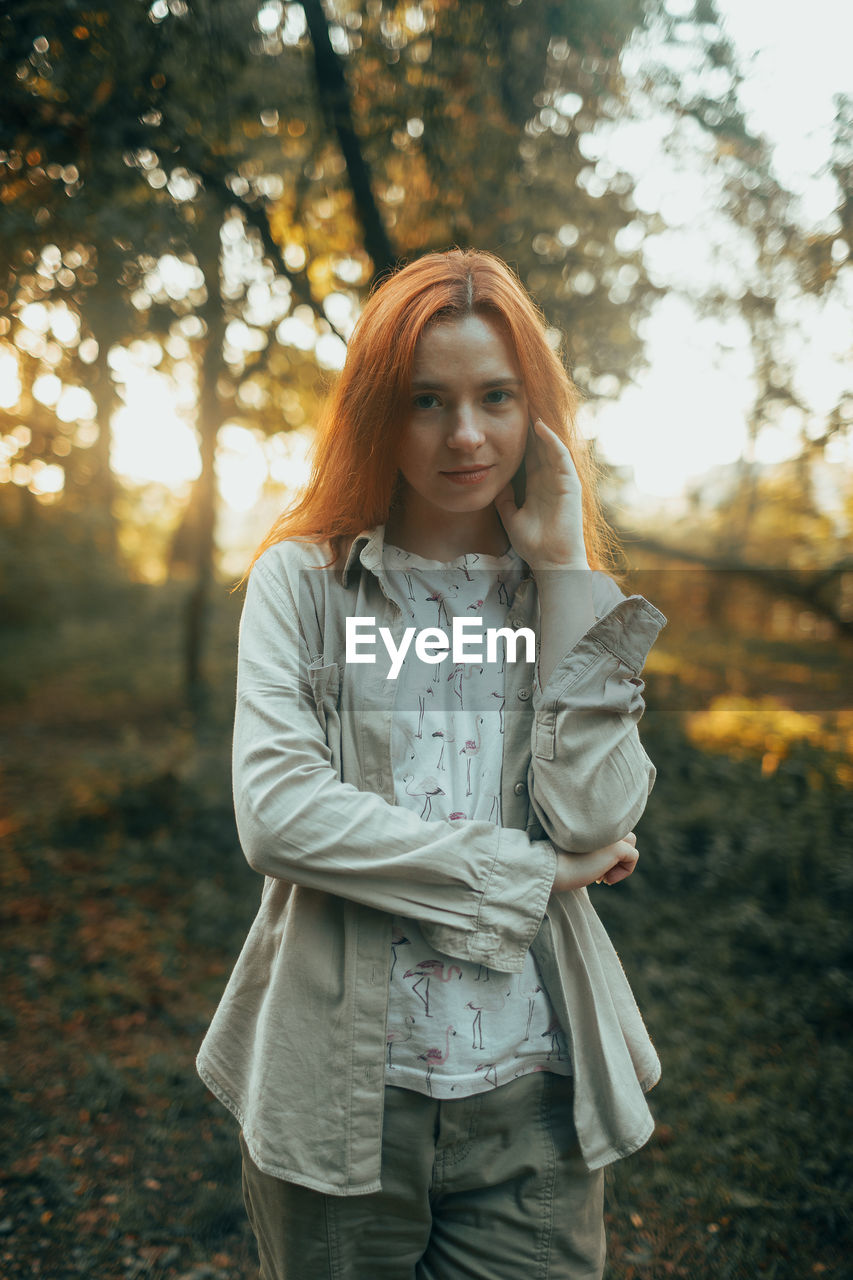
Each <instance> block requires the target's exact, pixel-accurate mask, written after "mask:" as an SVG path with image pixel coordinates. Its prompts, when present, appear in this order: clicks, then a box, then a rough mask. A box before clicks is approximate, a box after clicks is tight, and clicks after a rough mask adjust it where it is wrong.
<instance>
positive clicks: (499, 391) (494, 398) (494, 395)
mask: <svg viewBox="0 0 853 1280" xmlns="http://www.w3.org/2000/svg"><path fill="white" fill-rule="evenodd" d="M511 399H512V392H511V391H507V390H506V388H505V387H494V388H493V389H492V390H491V391H487V392H486V403H487V404H504V403H505V402H506V401H507V400H511Z"/></svg>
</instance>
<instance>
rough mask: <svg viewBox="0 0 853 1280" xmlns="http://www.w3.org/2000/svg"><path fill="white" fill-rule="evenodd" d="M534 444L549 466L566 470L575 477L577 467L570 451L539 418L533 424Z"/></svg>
mask: <svg viewBox="0 0 853 1280" xmlns="http://www.w3.org/2000/svg"><path fill="white" fill-rule="evenodd" d="M533 429H534V433H535V439H536V443H537V444H539V445H540V446H541V447H542V448H543V450H544V458H545V460H546V461H547V462H548V463H550V464H551V465H555V464H556V465H560V466H561V467H564V468H566V469H568V470H569V471H570V472H571V473H572V474H573V475H575V476H577V467H576V466H575V460H574V458H573V457H572V452H571V449H569V447H568V445H567V444H566V442H565V441H564V440H563V439H561V438H560V436H558V435H557V432H556V431H554V429H553V428H552V427H549V426H548V424H547V423H546V422H543V420H542V419H541V418H537V419H536V421H535V422H534V424H533Z"/></svg>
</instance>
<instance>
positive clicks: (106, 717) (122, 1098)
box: [0, 588, 853, 1280]
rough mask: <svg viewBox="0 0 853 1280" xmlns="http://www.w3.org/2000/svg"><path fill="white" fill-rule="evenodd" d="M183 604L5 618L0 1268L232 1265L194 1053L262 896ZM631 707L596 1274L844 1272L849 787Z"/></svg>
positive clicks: (250, 1271)
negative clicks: (649, 1088)
mask: <svg viewBox="0 0 853 1280" xmlns="http://www.w3.org/2000/svg"><path fill="white" fill-rule="evenodd" d="M178 603H179V599H178V594H177V593H176V592H175V590H174V589H172V588H168V589H156V590H155V589H142V590H139V591H133V592H131V593H130V594H129V595H128V596H127V597H125V598H124V599H123V603H122V607H121V610H119V611H116V609H115V608H114V606H113V604H111V603H110V601H109V600H107V599H105V600H103V601H102V604H101V606H99V607H96V608H94V609H93V610H92V611H91V612H90V613H89V614H88V615H87V617H86V618H85V619H81V618H76V617H71V616H69V617H68V618H67V619H66V620H65V622H64V623H63V624H62V625H61V626H60V627H58V628H54V629H53V631H52V632H51V633H50V634H46V633H45V632H44V630H43V628H40V627H32V628H30V629H29V630H28V631H25V630H19V631H18V633H17V635H16V636H13V637H11V639H13V640H15V641H16V643H15V644H14V646H13V645H12V643H11V641H10V638H9V636H8V635H7V637H6V639H5V640H4V641H2V642H0V662H2V665H3V669H4V672H5V688H6V702H5V704H4V706H3V707H2V709H0V748H2V755H3V757H4V759H6V760H7V761H9V764H8V765H7V766H6V771H5V773H4V775H3V776H2V778H0V798H1V799H2V801H3V809H2V812H3V814H4V815H5V817H4V823H5V826H4V855H3V866H2V925H3V934H4V940H5V948H4V951H5V974H4V983H3V993H4V1002H3V1009H2V1012H0V1033H2V1036H3V1039H4V1040H5V1041H6V1042H7V1045H6V1053H5V1056H4V1058H3V1061H4V1063H5V1066H4V1068H3V1069H2V1071H3V1084H4V1085H5V1088H4V1090H3V1102H2V1108H3V1110H2V1113H0V1126H2V1127H0V1133H2V1137H1V1138H0V1141H2V1143H3V1146H4V1148H5V1150H4V1160H3V1168H4V1171H5V1172H4V1176H3V1182H2V1187H0V1274H2V1275H3V1276H4V1277H8V1280H23V1277H24V1276H26V1277H30V1276H42V1277H49V1278H50V1280H65V1278H66V1277H72V1276H86V1277H90V1276H97V1277H98V1280H135V1278H136V1277H143V1276H144V1277H152V1278H154V1280H161V1278H162V1280H166V1278H167V1277H168V1278H170V1280H178V1278H180V1280H202V1278H203V1277H206V1278H207V1280H246V1278H247V1277H250V1276H256V1275H257V1262H256V1255H255V1250H254V1242H253V1240H252V1238H251V1234H250V1232H249V1229H248V1226H247V1224H246V1222H245V1215H244V1212H243V1208H242V1203H241V1197H240V1177H239V1157H238V1152H237V1146H236V1126H235V1124H234V1121H233V1119H232V1118H231V1117H230V1116H229V1115H228V1114H227V1113H226V1112H225V1111H224V1109H223V1108H222V1107H221V1106H220V1105H219V1104H218V1103H217V1102H215V1101H214V1100H213V1099H212V1098H211V1097H210V1096H209V1095H208V1094H207V1093H206V1091H205V1090H204V1088H203V1086H202V1085H201V1083H200V1081H199V1080H198V1079H197V1077H196V1075H195V1071H194V1067H193V1062H194V1056H195V1052H196V1049H197V1047H198V1044H199V1042H200V1040H201V1038H202V1035H203V1034H204V1031H205V1029H206V1026H207V1023H208V1020H209V1018H210V1015H211V1013H212V1012H213V1009H214V1008H215V1005H216V1002H217V1000H218V998H219V996H220V994H221V991H222V989H223V986H224V983H225V980H226V978H227V974H228V971H229V969H230V966H231V965H232V963H233V961H234V960H235V958H236V956H237V954H238V951H239V949H240V946H241V944H242V942H243V939H244V937H245V934H246V930H247V928H248V925H249V923H250V921H251V919H252V916H253V914H254V911H255V908H256V905H257V902H258V898H259V894H260V880H259V879H258V877H257V876H255V875H254V874H253V873H252V872H251V871H250V870H249V869H248V867H247V866H246V864H245V862H244V860H243V858H242V855H241V854H240V851H239V846H238V843H237V838H236V832H235V830H234V824H233V816H232V812H231V801H230V784H229V778H228V747H229V741H228V739H229V726H230V714H231V698H232V693H233V670H234V639H235V631H236V615H237V611H238V609H239V600H238V599H237V598H236V597H227V596H226V594H225V593H224V592H223V594H222V596H221V599H220V600H219V603H218V606H217V611H216V615H215V628H214V635H213V643H212V648H211V653H210V672H211V684H212V690H213V697H212V704H211V710H210V718H209V722H208V724H207V727H206V729H205V732H204V733H203V734H202V735H201V736H199V735H197V734H194V733H193V731H192V726H191V724H190V723H189V721H188V720H187V718H186V717H185V715H184V713H183V711H182V704H181V695H180V688H179V683H178V680H177V676H176V671H177V669H178V658H179V645H178V627H177V623H176V622H175V616H176V608H177V605H178ZM13 649H14V657H13V656H12V654H13ZM777 659H778V661H779V662H780V663H782V662H784V660H785V655H784V653H783V652H781V651H780V652H779V653H778V654H774V660H777ZM798 660H799V659H798ZM792 661H793V659H792ZM667 679H668V680H671V677H667ZM757 680H758V675H757V673H756V681H757ZM688 703H690V704H691V705H696V700H695V698H692V699H691V698H688V697H686V696H685V698H684V699H683V700H680V695H679V696H678V697H674V699H673V705H676V706H678V705H682V706H683V705H687V704H688ZM649 705H650V707H652V708H653V709H654V708H655V705H656V698H655V691H654V688H650V690H649ZM643 727H644V742H645V744H646V746H647V749H648V751H649V754H650V755H651V756H652V758H653V759H654V760H655V762H656V764H657V765H658V770H659V775H658V782H657V785H656V787H655V790H654V792H653V795H652V798H651V801H650V804H649V809H648V811H647V814H646V816H645V817H644V819H643V821H642V823H641V824H640V827H639V830H638V835H639V841H640V848H641V853H642V859H641V863H640V867H639V869H638V873H637V875H636V876H634V877H632V879H631V880H629V881H627V882H626V883H625V884H623V885H620V886H618V887H616V888H613V889H607V888H603V887H602V888H597V889H594V890H593V891H592V892H594V894H595V898H594V901H595V904H596V907H597V908H598V909H599V911H600V912H601V914H602V917H603V919H604V920H605V923H606V925H607V927H608V929H609V930H610V933H611V936H612V937H613V939H614V942H615V944H616V946H617V949H618V950H619V952H620V955H621V956H622V959H623V962H624V963H625V966H626V969H627V971H628V975H629V978H630V980H631V982H632V985H633V987H634V990H635V992H636V994H637V997H638V1001H639V1003H640V1006H641V1008H642V1010H643V1013H644V1016H645V1017H646V1020H647V1023H648V1025H649V1028H650V1031H651V1033H652V1036H653V1039H654V1040H655V1043H656V1045H657V1048H658V1051H659V1053H660V1056H661V1058H662V1061H663V1068H664V1074H663V1079H662V1081H661V1083H660V1084H659V1085H658V1086H657V1088H656V1089H655V1090H654V1091H653V1093H652V1094H651V1095H650V1103H651V1105H652V1109H653V1111H654V1113H655V1116H656V1119H657V1130H656V1134H655V1136H654V1138H653V1139H652V1141H651V1142H650V1143H649V1144H648V1145H647V1146H646V1147H645V1148H644V1149H643V1150H642V1151H640V1152H639V1153H637V1154H636V1155H634V1156H632V1157H630V1158H629V1159H628V1160H626V1161H622V1162H620V1163H619V1164H618V1165H617V1166H615V1167H613V1168H612V1169H611V1171H610V1173H609V1174H608V1209H607V1213H608V1231H609V1242H610V1261H609V1264H608V1268H609V1269H608V1280H635V1278H647V1280H660V1277H665V1276H682V1277H689V1278H690V1280H702V1278H704V1277H714V1278H715V1280H717V1278H719V1280H727V1278H731V1280H754V1278H755V1277H758V1276H767V1277H771V1278H779V1280H806V1278H807V1277H811V1276H828V1277H842V1276H844V1275H846V1274H849V1272H848V1271H846V1270H845V1268H846V1267H847V1266H848V1265H849V1264H848V1263H847V1259H848V1257H849V1256H850V1253H851V1245H853V1241H851V1238H850V1234H851V1233H850V1210H851V1172H850V1166H849V1155H848V1146H849V1141H848V1138H849V1134H850V1132H851V1124H850V1121H851V1114H850V1111H851V1109H850V1103H849V1100H848V1099H849V1093H850V1090H849V1080H850V1053H849V1027H850V1023H851V1012H853V1008H852V1007H851V1006H853V966H851V958H852V957H851V949H853V948H851V941H850V930H849V918H850V899H851V892H853V868H851V862H850V857H849V851H850V849H851V848H853V793H852V792H851V791H850V790H847V789H845V788H843V787H842V786H841V785H840V784H839V783H838V782H837V780H836V779H835V776H834V773H833V769H832V765H831V761H829V760H828V759H826V758H825V757H824V756H822V754H821V753H820V752H819V751H817V750H815V749H814V748H809V749H808V751H806V749H805V748H803V749H802V750H801V752H800V754H798V755H796V754H792V755H791V756H790V757H789V758H788V759H787V760H783V761H782V763H781V764H780V765H779V767H778V769H777V770H776V772H775V773H773V774H772V775H771V776H762V774H761V769H760V763H759V762H758V761H752V760H740V761H735V760H729V759H728V758H726V757H725V756H721V755H708V754H703V753H702V752H701V751H699V750H697V749H696V748H695V747H692V746H691V745H690V744H689V743H688V742H687V741H686V739H685V738H684V736H683V733H682V731H681V728H680V716H679V715H678V714H676V713H675V712H674V711H673V712H667V711H665V710H663V709H658V710H657V712H656V713H655V712H654V710H653V711H650V712H649V713H648V714H647V718H646V720H645V721H644V726H643Z"/></svg>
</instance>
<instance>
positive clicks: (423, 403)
mask: <svg viewBox="0 0 853 1280" xmlns="http://www.w3.org/2000/svg"><path fill="white" fill-rule="evenodd" d="M412 404H413V405H414V407H415V408H416V409H434V408H435V406H436V405H437V404H438V396H436V395H433V393H432V392H431V391H424V392H422V393H421V394H420V395H419V396H415V398H414V400H413V401H412Z"/></svg>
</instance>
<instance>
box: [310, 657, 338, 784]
mask: <svg viewBox="0 0 853 1280" xmlns="http://www.w3.org/2000/svg"><path fill="white" fill-rule="evenodd" d="M308 680H309V683H310V685H311V692H312V694H313V695H314V704H315V707H316V709H317V719H318V720H319V721H320V727H321V728H322V730H323V733H324V734H325V737H326V744H327V746H328V748H329V752H330V755H331V765H332V768H333V769H334V770H335V772H336V773H337V775H338V777H340V776H341V716H340V698H341V673H340V668H339V667H338V664H337V663H336V662H330V663H328V664H326V665H322V663H320V664H318V665H312V666H310V667H309V668H308Z"/></svg>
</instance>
